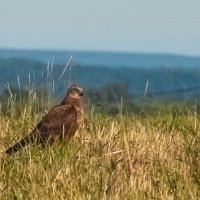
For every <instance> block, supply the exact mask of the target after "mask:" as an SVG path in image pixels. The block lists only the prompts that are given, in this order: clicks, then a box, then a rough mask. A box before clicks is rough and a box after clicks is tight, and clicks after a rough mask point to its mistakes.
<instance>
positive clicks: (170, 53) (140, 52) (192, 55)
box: [0, 47, 200, 58]
mask: <svg viewBox="0 0 200 200" xmlns="http://www.w3.org/2000/svg"><path fill="white" fill-rule="evenodd" d="M0 50H6V51H9V50H14V51H18V50H19V51H38V52H39V51H41V52H45V51H50V52H64V51H67V52H70V51H71V52H83V53H84V52H86V53H116V54H143V55H163V56H165V55H166V56H180V57H191V58H200V55H197V54H189V53H188V54H187V53H177V52H167V51H166V52H164V51H128V50H103V49H64V48H45V47H44V48H43V47H42V48H34V47H33V48H31V47H0Z"/></svg>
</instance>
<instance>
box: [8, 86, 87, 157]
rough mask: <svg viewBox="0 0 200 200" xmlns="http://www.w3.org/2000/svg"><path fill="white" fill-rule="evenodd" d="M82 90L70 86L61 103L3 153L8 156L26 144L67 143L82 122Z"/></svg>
mask: <svg viewBox="0 0 200 200" xmlns="http://www.w3.org/2000/svg"><path fill="white" fill-rule="evenodd" d="M82 97H83V89H82V88H81V87H79V86H78V85H72V86H71V87H70V88H69V89H68V91H67V94H66V96H65V97H64V99H63V101H62V102H61V103H60V104H59V105H56V106H54V107H53V108H52V109H51V110H50V111H49V112H48V113H47V114H46V115H45V116H44V117H43V118H42V120H41V121H40V122H39V123H38V124H37V126H36V127H35V128H34V130H33V131H32V132H31V133H29V134H28V135H27V136H25V137H24V138H23V139H21V140H20V141H19V142H18V143H16V144H15V145H13V146H11V147H9V148H8V149H7V150H6V151H5V152H6V153H7V154H9V155H11V154H12V153H15V152H17V151H18V150H20V149H22V148H23V147H24V146H26V145H27V144H34V143H35V144H42V145H46V144H51V143H53V142H55V141H56V140H62V141H63V140H64V141H67V140H68V139H69V138H71V137H72V136H73V135H74V134H75V132H76V131H77V129H78V127H79V124H80V123H81V121H82V120H83V115H84V113H83V105H82Z"/></svg>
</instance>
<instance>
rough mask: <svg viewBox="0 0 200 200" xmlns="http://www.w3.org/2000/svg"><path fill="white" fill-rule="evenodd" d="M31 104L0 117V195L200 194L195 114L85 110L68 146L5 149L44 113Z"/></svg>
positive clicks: (173, 196) (199, 124)
mask: <svg viewBox="0 0 200 200" xmlns="http://www.w3.org/2000/svg"><path fill="white" fill-rule="evenodd" d="M30 106H31V105H30V104H29V106H27V105H26V106H23V107H22V108H21V109H20V112H19V110H18V111H16V110H15V109H14V108H11V112H10V113H9V115H3V114H1V115H0V139H1V140H0V141H1V143H0V149H1V151H2V153H1V155H0V177H1V179H0V198H1V199H5V200H6V199H44V200H45V199H48V200H49V199H54V200H55V199H85V200H89V199H92V200H94V199H115V200H117V199H119V200H121V199H130V200H132V199H140V200H141V199H191V200H193V199H194V200H196V199H200V166H199V165H200V162H199V161H200V120H199V117H200V116H198V114H197V113H196V112H192V111H187V112H182V111H181V110H179V109H175V108H174V107H170V108H164V109H163V108H159V109H158V111H157V112H155V113H154V114H153V115H150V116H148V117H142V116H134V115H131V114H130V115H125V114H124V115H117V116H112V117H111V116H106V115H101V114H98V113H96V112H95V111H93V110H92V111H91V112H88V118H89V130H86V129H85V128H83V129H80V130H79V132H78V133H77V134H76V137H74V138H73V139H72V140H71V141H70V142H69V143H68V145H67V146H56V145H53V146H51V147H49V148H46V149H41V148H39V147H37V146H32V147H28V148H26V149H24V150H23V151H21V152H19V153H17V154H15V155H14V156H11V157H9V156H7V155H5V154H4V152H3V151H4V149H5V148H6V147H8V146H9V145H10V144H11V143H13V142H14V141H17V140H18V139H19V137H20V136H21V135H22V134H23V133H27V132H28V131H30V130H31V129H32V128H33V126H34V124H36V123H37V121H38V119H39V118H41V113H39V114H36V113H34V112H33V111H32V108H30Z"/></svg>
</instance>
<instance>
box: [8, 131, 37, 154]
mask: <svg viewBox="0 0 200 200" xmlns="http://www.w3.org/2000/svg"><path fill="white" fill-rule="evenodd" d="M33 139H34V138H33V136H32V134H30V135H27V136H26V137H24V138H23V139H21V140H20V141H19V142H18V143H16V144H15V145H13V146H11V147H9V148H8V149H7V150H6V151H5V153H6V154H8V155H11V154H13V153H15V152H17V151H19V150H21V149H22V148H23V147H25V146H26V145H27V144H31V143H33Z"/></svg>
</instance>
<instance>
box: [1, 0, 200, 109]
mask: <svg viewBox="0 0 200 200" xmlns="http://www.w3.org/2000/svg"><path fill="white" fill-rule="evenodd" d="M199 7H200V1H198V0H191V1H181V0H173V1H172V0H168V1H159V0H150V1H145V0H141V1H138V0H125V1H123V2H122V1H118V2H117V1H114V0H110V1H105V0H102V1H92V0H85V1H71V0H69V1H64V0H59V1H51V2H50V1H47V0H43V1H39V0H35V1H25V0H19V1H16V2H11V1H3V2H1V7H0V24H1V31H0V94H1V98H2V99H3V97H5V96H6V95H7V96H9V95H10V94H11V93H13V92H16V93H19V92H18V91H19V89H20V90H21V91H23V92H24V94H25V93H26V91H28V90H30V88H35V89H37V90H44V89H45V91H46V93H45V94H47V95H48V94H49V93H51V95H50V96H51V98H52V99H53V100H60V99H61V98H62V96H63V95H64V94H65V93H66V90H67V87H68V85H69V84H71V83H78V84H80V85H82V86H83V87H84V88H86V91H87V96H88V101H90V102H95V104H97V105H98V104H100V105H108V104H109V105H110V106H111V107H112V106H113V105H114V104H120V102H121V101H122V100H123V101H124V102H126V104H127V105H129V107H130V108H131V107H134V106H135V105H139V104H146V103H148V104H152V103H157V102H166V101H167V102H179V103H190V102H194V101H195V102H198V100H199V97H200V26H199V20H200V12H199ZM21 94H22V92H20V98H22V95H21ZM113 112H114V111H113Z"/></svg>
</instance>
